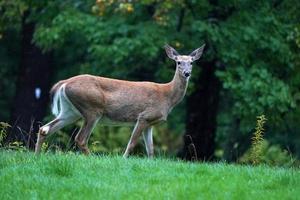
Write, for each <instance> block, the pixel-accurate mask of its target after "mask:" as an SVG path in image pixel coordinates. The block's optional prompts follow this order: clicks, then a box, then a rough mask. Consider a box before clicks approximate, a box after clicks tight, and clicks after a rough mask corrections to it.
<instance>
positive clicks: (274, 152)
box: [239, 140, 300, 167]
mask: <svg viewBox="0 0 300 200" xmlns="http://www.w3.org/2000/svg"><path fill="white" fill-rule="evenodd" d="M253 151H254V150H253V149H250V150H249V151H247V152H246V153H245V154H244V155H243V156H242V157H241V158H240V159H239V162H240V163H247V164H249V163H253V162H254V161H255V164H267V165H270V166H281V167H293V166H297V167H299V164H300V161H299V160H297V159H296V158H294V157H293V156H292V155H291V154H290V153H289V152H288V151H287V150H283V149H282V148H281V147H280V146H279V145H271V144H270V143H269V142H268V141H267V140H262V141H260V144H259V155H256V160H254V159H253Z"/></svg>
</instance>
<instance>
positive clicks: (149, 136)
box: [143, 127, 154, 157]
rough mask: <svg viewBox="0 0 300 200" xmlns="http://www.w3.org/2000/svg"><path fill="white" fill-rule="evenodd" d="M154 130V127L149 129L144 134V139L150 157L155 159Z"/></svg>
mask: <svg viewBox="0 0 300 200" xmlns="http://www.w3.org/2000/svg"><path fill="white" fill-rule="evenodd" d="M152 129H153V128H152V127H149V128H147V129H146V130H145V131H144V133H143V138H144V142H145V146H146V151H147V154H148V157H153V155H154V148H153V136H152Z"/></svg>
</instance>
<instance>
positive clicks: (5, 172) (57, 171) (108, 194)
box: [0, 151, 300, 199]
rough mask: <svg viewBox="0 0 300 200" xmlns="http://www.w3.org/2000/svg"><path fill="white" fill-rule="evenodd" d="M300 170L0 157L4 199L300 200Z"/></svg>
mask: <svg viewBox="0 0 300 200" xmlns="http://www.w3.org/2000/svg"><path fill="white" fill-rule="evenodd" d="M299 188H300V172H299V169H297V168H279V167H268V166H265V165H259V166H247V165H236V164H226V163H200V162H197V163H196V162H195V163H192V162H184V161H181V160H175V159H173V160H172V159H164V158H155V159H147V158H139V157H130V158H128V159H124V158H122V157H121V156H116V155H110V156H107V155H106V156H101V155H92V156H83V155H78V154H75V153H56V154H53V153H46V154H41V155H40V156H36V155H34V154H33V153H28V152H13V151H0V199H300V189H299Z"/></svg>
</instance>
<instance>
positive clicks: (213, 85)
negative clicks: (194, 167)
mask: <svg viewBox="0 0 300 200" xmlns="http://www.w3.org/2000/svg"><path fill="white" fill-rule="evenodd" d="M200 66H201V67H202V71H201V74H200V76H199V77H198V79H197V80H196V82H195V85H196V89H195V91H194V92H193V93H192V94H191V95H190V96H189V97H188V98H187V115H186V133H185V135H184V147H183V149H182V151H181V152H180V153H179V156H180V157H181V158H182V159H185V160H211V159H213V158H214V150H215V132H216V126H217V121H216V120H217V110H218V103H219V91H220V82H219V80H218V78H217V77H216V76H215V71H216V66H215V63H214V62H204V63H201V65H200Z"/></svg>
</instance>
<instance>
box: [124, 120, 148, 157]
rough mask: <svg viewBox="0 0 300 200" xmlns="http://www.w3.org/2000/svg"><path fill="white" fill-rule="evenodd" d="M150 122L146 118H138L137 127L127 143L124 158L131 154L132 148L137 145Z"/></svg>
mask: <svg viewBox="0 0 300 200" xmlns="http://www.w3.org/2000/svg"><path fill="white" fill-rule="evenodd" d="M147 126H148V124H147V122H146V121H144V120H140V119H139V120H138V121H137V123H136V124H135V127H134V129H133V131H132V133H131V137H130V140H129V142H128V144H127V147H126V150H125V153H124V154H123V157H124V158H127V157H128V156H129V153H130V152H131V151H132V149H133V148H134V147H135V145H136V143H137V140H138V138H139V137H140V135H141V134H142V132H143V130H144V129H145V128H147Z"/></svg>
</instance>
